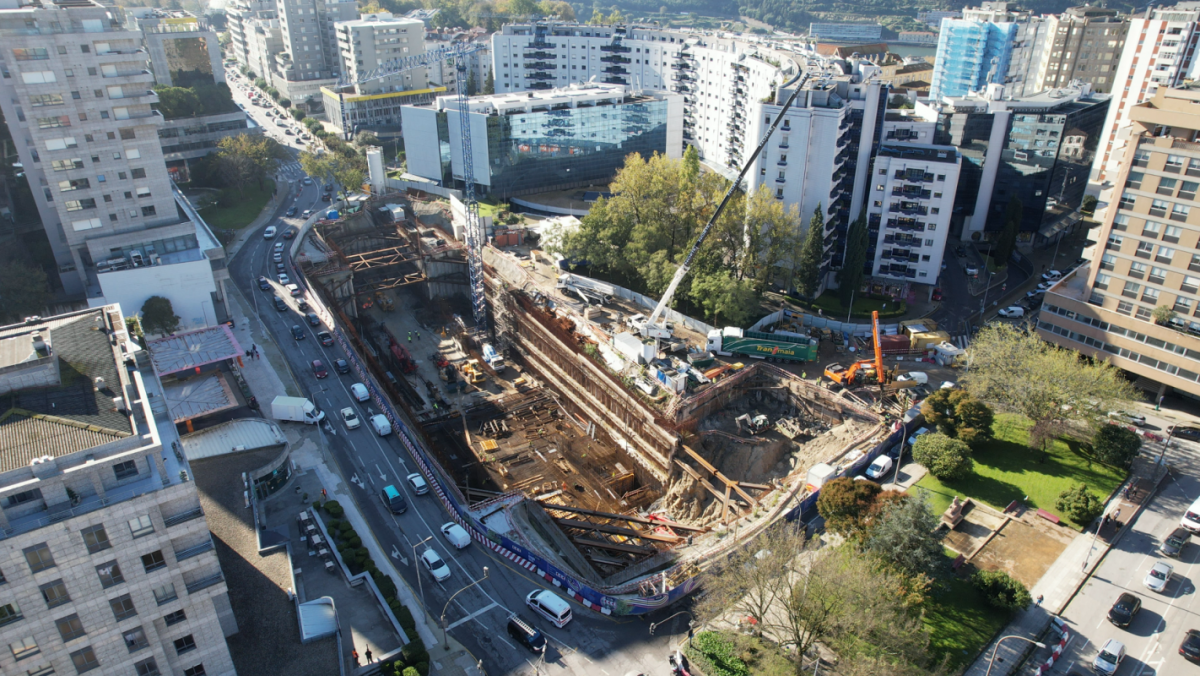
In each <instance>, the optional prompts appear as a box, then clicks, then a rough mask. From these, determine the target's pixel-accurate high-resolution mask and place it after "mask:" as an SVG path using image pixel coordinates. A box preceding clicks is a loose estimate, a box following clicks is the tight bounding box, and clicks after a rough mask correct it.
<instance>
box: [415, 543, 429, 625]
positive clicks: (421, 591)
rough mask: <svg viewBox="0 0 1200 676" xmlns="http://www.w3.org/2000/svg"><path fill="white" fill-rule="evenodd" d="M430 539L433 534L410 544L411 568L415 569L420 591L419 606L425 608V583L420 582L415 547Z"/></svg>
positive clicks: (419, 570)
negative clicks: (411, 553)
mask: <svg viewBox="0 0 1200 676" xmlns="http://www.w3.org/2000/svg"><path fill="white" fill-rule="evenodd" d="M432 539H433V536H432V535H430V536H429V537H427V538H425V539H424V540H421V541H420V542H418V543H417V544H415V545H413V546H412V552H413V570H414V571H416V573H417V589H418V590H419V591H420V594H421V608H422V609H424V608H425V585H424V583H422V582H421V569H420V567H418V566H417V547H420V546H421V545H423V544H425V543H426V542H429V541H430V540H432Z"/></svg>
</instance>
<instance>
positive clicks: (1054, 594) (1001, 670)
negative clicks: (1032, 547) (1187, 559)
mask: <svg viewBox="0 0 1200 676" xmlns="http://www.w3.org/2000/svg"><path fill="white" fill-rule="evenodd" d="M1156 457H1157V456H1154V457H1151V458H1139V459H1138V461H1137V462H1135V463H1134V467H1133V472H1132V474H1131V475H1130V477H1129V480H1128V481H1127V482H1126V486H1134V485H1136V486H1137V487H1138V488H1137V490H1131V491H1130V493H1129V495H1128V497H1126V496H1125V494H1124V492H1123V490H1122V491H1118V493H1117V494H1116V496H1115V497H1113V499H1112V500H1110V501H1109V503H1108V505H1106V506H1105V509H1104V513H1105V515H1109V516H1110V517H1111V516H1112V515H1115V514H1117V513H1118V512H1119V513H1120V518H1119V519H1111V518H1110V520H1109V521H1108V522H1107V525H1104V526H1102V527H1101V532H1100V533H1099V534H1097V533H1095V532H1094V531H1092V532H1090V533H1089V532H1088V531H1085V532H1084V533H1083V534H1081V535H1079V536H1078V537H1076V538H1075V539H1074V540H1072V541H1071V544H1069V545H1067V548H1066V549H1065V550H1064V551H1063V553H1062V554H1061V555H1059V557H1058V560H1057V561H1055V562H1054V565H1053V566H1051V567H1050V569H1049V570H1048V571H1046V574H1045V575H1043V576H1042V579H1041V580H1038V583H1037V584H1036V585H1034V587H1033V589H1031V590H1029V593H1030V595H1031V596H1033V598H1035V599H1036V598H1038V597H1039V596H1041V597H1042V599H1043V600H1042V603H1041V605H1036V604H1035V605H1033V606H1031V607H1029V608H1026V609H1025V610H1022V611H1021V612H1020V613H1018V614H1017V615H1016V617H1014V618H1013V620H1012V621H1011V622H1009V623H1008V625H1007V626H1005V627H1004V629H1003V630H1002V631H1000V632H999V633H998V634H997V637H999V636H1010V635H1016V636H1022V637H1025V638H1028V639H1031V640H1035V641H1036V640H1039V639H1038V637H1039V636H1041V635H1042V634H1043V633H1044V632H1045V631H1046V629H1047V628H1048V627H1049V625H1050V618H1051V617H1053V616H1055V615H1058V614H1060V613H1062V612H1063V610H1065V609H1066V607H1067V605H1068V604H1069V603H1070V602H1071V599H1073V598H1074V597H1075V594H1076V592H1078V591H1079V589H1080V588H1082V587H1083V584H1084V583H1085V582H1086V581H1087V579H1088V578H1089V577H1091V574H1092V572H1093V571H1095V570H1096V567H1097V566H1099V565H1100V561H1102V560H1103V559H1104V555H1105V554H1107V553H1108V550H1109V548H1111V547H1112V546H1113V545H1114V544H1115V543H1116V542H1117V541H1118V540H1119V539H1120V537H1121V536H1122V535H1123V534H1124V533H1125V531H1127V530H1128V529H1129V524H1130V523H1132V522H1133V521H1134V520H1136V519H1137V516H1138V514H1140V513H1141V511H1142V508H1143V507H1144V506H1145V505H1146V503H1148V502H1149V501H1150V499H1151V498H1152V497H1153V496H1154V494H1155V492H1156V491H1157V490H1158V486H1159V484H1160V483H1161V482H1162V480H1163V478H1164V477H1165V476H1166V472H1165V471H1164V468H1162V467H1160V466H1158V465H1156V464H1154V459H1155V458H1156ZM1031 648H1032V646H1031V644H1030V643H1028V642H1026V641H1005V642H1004V644H1003V645H1002V646H1000V649H999V651H998V652H997V653H996V658H995V666H994V667H992V673H993V674H996V675H997V676H1003V675H1005V674H1011V673H1013V672H1014V671H1015V670H1016V669H1017V667H1018V666H1020V665H1021V664H1022V663H1023V662H1024V660H1025V658H1026V657H1027V656H1028V655H1029V654H1030V653H1031V652H1032V650H1031ZM995 650H996V643H995V641H993V642H991V643H989V644H988V646H987V648H986V649H985V650H984V651H983V653H982V654H980V656H979V657H978V658H977V659H976V660H975V662H974V663H973V664H972V665H971V667H970V668H969V669H967V670H966V671H965V672H964V675H965V676H984V674H986V673H987V670H988V666H989V662H990V660H991V658H992V655H993V651H995Z"/></svg>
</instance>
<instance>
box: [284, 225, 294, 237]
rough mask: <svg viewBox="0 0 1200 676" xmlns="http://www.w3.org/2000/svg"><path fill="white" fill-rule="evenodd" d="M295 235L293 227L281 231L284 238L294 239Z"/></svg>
mask: <svg viewBox="0 0 1200 676" xmlns="http://www.w3.org/2000/svg"><path fill="white" fill-rule="evenodd" d="M295 237H296V229H295V228H288V229H287V230H284V231H283V238H284V239H295Z"/></svg>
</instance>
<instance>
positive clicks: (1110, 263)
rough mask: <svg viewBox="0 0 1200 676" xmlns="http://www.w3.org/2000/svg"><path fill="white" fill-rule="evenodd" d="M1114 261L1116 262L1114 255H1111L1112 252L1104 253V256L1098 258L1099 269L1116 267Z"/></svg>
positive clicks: (1113, 268)
mask: <svg viewBox="0 0 1200 676" xmlns="http://www.w3.org/2000/svg"><path fill="white" fill-rule="evenodd" d="M1116 263H1117V257H1116V256H1113V255H1112V254H1104V256H1102V257H1101V258H1100V269H1101V270H1115V269H1116V267H1117V265H1116Z"/></svg>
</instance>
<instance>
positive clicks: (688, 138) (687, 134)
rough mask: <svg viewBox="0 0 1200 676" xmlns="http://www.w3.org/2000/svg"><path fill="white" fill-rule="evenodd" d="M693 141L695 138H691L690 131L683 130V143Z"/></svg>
mask: <svg viewBox="0 0 1200 676" xmlns="http://www.w3.org/2000/svg"><path fill="white" fill-rule="evenodd" d="M695 139H696V137H695V136H692V132H690V131H687V129H686V128H685V129H684V131H683V140H685V141H693V140H695Z"/></svg>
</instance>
